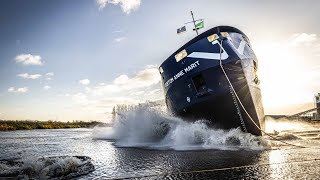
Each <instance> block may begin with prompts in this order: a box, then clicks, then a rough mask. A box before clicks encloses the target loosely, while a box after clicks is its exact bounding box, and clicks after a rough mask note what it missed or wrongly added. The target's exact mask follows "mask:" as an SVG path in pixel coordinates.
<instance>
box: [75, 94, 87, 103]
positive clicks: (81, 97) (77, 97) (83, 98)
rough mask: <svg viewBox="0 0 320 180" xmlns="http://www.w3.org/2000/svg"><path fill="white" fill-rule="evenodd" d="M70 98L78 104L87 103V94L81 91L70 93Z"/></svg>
mask: <svg viewBox="0 0 320 180" xmlns="http://www.w3.org/2000/svg"><path fill="white" fill-rule="evenodd" d="M72 100H73V101H74V102H76V103H78V104H87V103H88V98H87V95H85V94H83V93H77V94H74V95H72Z"/></svg>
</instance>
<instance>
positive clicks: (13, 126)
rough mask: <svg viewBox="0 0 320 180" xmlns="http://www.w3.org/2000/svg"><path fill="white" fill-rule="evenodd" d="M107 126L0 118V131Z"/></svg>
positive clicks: (76, 122)
mask: <svg viewBox="0 0 320 180" xmlns="http://www.w3.org/2000/svg"><path fill="white" fill-rule="evenodd" d="M97 125H99V126H107V124H105V123H101V122H97V121H91V122H84V121H72V122H58V121H29V120H27V121H13V120H0V131H14V130H28V129H64V128H91V127H94V126H97Z"/></svg>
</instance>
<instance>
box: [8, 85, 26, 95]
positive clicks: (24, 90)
mask: <svg viewBox="0 0 320 180" xmlns="http://www.w3.org/2000/svg"><path fill="white" fill-rule="evenodd" d="M28 90H29V89H28V87H22V88H15V87H10V88H9V89H8V92H11V93H21V94H22V93H26V92H28Z"/></svg>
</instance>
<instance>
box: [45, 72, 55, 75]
mask: <svg viewBox="0 0 320 180" xmlns="http://www.w3.org/2000/svg"><path fill="white" fill-rule="evenodd" d="M46 76H54V73H53V72H48V73H46Z"/></svg>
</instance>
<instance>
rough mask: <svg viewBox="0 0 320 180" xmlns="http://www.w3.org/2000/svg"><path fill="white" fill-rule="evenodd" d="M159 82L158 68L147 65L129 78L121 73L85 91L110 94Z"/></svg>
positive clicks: (95, 93) (100, 94)
mask: <svg viewBox="0 0 320 180" xmlns="http://www.w3.org/2000/svg"><path fill="white" fill-rule="evenodd" d="M159 82H160V74H159V71H158V68H155V67H150V66H148V67H147V68H146V69H143V70H141V71H139V72H137V73H136V74H135V75H134V76H133V77H131V78H129V77H128V76H127V75H126V74H122V75H120V76H118V77H117V78H115V79H114V80H113V82H112V83H110V84H100V85H98V86H95V87H93V88H91V89H88V90H87V92H89V93H92V94H94V95H97V96H102V95H112V94H114V93H123V92H126V93H128V91H131V90H135V91H136V90H138V89H141V88H146V87H150V86H152V85H155V84H158V83H159Z"/></svg>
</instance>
